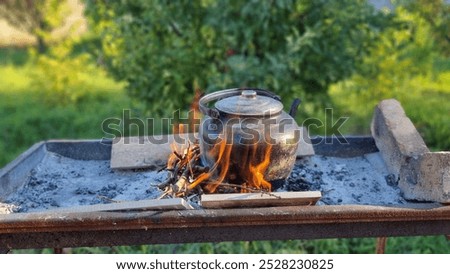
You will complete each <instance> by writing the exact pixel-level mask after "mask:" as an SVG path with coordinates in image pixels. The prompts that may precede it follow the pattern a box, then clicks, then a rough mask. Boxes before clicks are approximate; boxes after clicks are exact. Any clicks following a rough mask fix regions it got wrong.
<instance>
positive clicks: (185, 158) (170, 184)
mask: <svg viewBox="0 0 450 274" xmlns="http://www.w3.org/2000/svg"><path fill="white" fill-rule="evenodd" d="M171 147H172V153H171V154H170V156H169V159H168V161H167V166H166V167H165V168H164V169H165V170H166V171H167V172H168V174H169V175H168V179H167V181H165V182H163V183H161V184H160V185H159V186H158V187H159V188H160V189H162V190H164V194H163V195H162V196H161V198H163V197H187V196H189V195H191V194H193V195H201V194H203V193H216V192H218V193H235V192H242V193H248V192H261V193H269V192H270V191H271V188H272V186H271V183H270V182H268V181H267V180H265V179H264V173H265V171H266V169H267V167H268V166H269V163H270V153H271V148H272V146H270V145H269V146H267V148H266V149H265V151H263V153H262V154H258V153H260V152H261V149H258V147H257V145H254V146H252V147H251V149H250V151H251V152H250V155H251V156H252V157H251V158H250V159H248V161H247V162H243V163H242V165H241V170H240V172H239V173H240V174H245V175H246V176H245V177H244V178H242V180H243V181H242V184H237V183H230V182H228V181H226V178H227V176H226V175H227V173H228V168H229V166H230V165H229V164H230V154H231V150H232V144H227V142H226V139H225V138H224V139H222V141H220V142H218V143H217V144H216V145H215V146H214V149H213V152H214V155H215V156H216V158H217V162H215V163H214V165H213V166H212V167H211V168H209V167H208V166H203V165H202V163H201V157H200V156H201V151H200V146H199V144H198V143H190V142H189V143H188V145H187V146H182V147H178V146H177V145H176V144H175V143H174V144H172V146H171ZM257 155H262V156H263V157H257ZM259 158H262V159H261V160H260V159H259ZM259 160H260V161H259Z"/></svg>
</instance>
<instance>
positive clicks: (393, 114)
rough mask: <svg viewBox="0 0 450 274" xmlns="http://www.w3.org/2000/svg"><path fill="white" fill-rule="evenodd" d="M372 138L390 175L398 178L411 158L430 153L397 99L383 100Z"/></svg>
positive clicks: (373, 119) (373, 122) (375, 118)
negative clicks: (402, 168)
mask: <svg viewBox="0 0 450 274" xmlns="http://www.w3.org/2000/svg"><path fill="white" fill-rule="evenodd" d="M371 131H372V136H373V138H374V139H375V143H376V145H377V147H378V149H379V150H380V152H381V155H382V156H383V159H384V161H385V162H386V166H387V167H388V170H389V172H390V173H392V174H394V175H395V176H396V177H397V178H398V176H399V174H400V169H401V167H402V166H403V165H404V164H406V162H407V161H409V159H411V158H413V159H414V158H417V157H418V156H420V155H422V154H424V153H427V152H429V149H428V148H427V146H426V144H425V142H424V141H423V139H422V137H421V136H420V134H419V132H418V131H417V130H416V128H415V127H414V125H413V123H412V122H411V120H410V119H409V118H408V117H407V116H406V114H405V111H404V110H403V108H402V106H401V105H400V103H399V102H398V101H397V100H395V99H388V100H383V101H381V102H380V103H379V104H378V105H377V106H376V107H375V111H374V114H373V118H372V124H371Z"/></svg>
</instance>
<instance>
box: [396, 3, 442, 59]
mask: <svg viewBox="0 0 450 274" xmlns="http://www.w3.org/2000/svg"><path fill="white" fill-rule="evenodd" d="M396 2H399V3H398V4H399V5H401V6H403V7H405V8H406V9H407V10H408V11H410V12H412V13H417V14H419V15H420V16H421V17H422V18H423V19H424V20H426V21H427V22H428V24H429V25H430V28H431V31H432V38H433V40H434V42H435V43H436V46H437V47H438V49H439V51H440V52H441V53H442V54H443V55H444V56H447V57H450V46H449V44H450V4H449V2H448V1H445V0H397V1H396Z"/></svg>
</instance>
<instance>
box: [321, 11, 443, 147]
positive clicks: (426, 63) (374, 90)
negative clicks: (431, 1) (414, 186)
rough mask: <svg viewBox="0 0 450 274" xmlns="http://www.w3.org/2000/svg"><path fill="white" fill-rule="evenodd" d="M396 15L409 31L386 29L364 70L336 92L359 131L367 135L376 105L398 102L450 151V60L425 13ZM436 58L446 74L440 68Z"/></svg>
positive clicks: (429, 138)
mask: <svg viewBox="0 0 450 274" xmlns="http://www.w3.org/2000/svg"><path fill="white" fill-rule="evenodd" d="M395 12H396V17H397V18H398V19H399V20H400V21H401V22H402V25H403V28H401V29H390V30H388V31H386V32H385V33H384V34H383V35H382V37H381V39H380V43H378V44H377V46H376V47H375V48H374V49H373V50H372V52H371V54H370V55H369V56H368V57H367V58H365V59H364V62H363V66H362V67H363V68H364V69H363V70H361V71H360V72H359V73H357V74H355V75H354V76H353V77H352V78H351V79H350V80H347V81H343V82H341V83H339V84H336V85H333V86H332V87H331V89H330V93H331V95H332V97H333V99H334V101H335V103H336V104H337V105H338V106H340V108H341V109H342V110H344V111H345V112H346V114H347V115H348V116H351V120H353V121H354V124H353V125H354V128H353V130H354V131H356V132H363V131H367V129H368V125H369V123H370V117H371V115H372V110H373V107H374V106H375V104H376V103H378V102H379V101H380V100H382V99H386V98H396V99H397V100H399V101H400V102H401V103H402V105H403V107H404V108H405V110H406V113H407V115H408V116H409V117H410V118H411V119H412V120H413V122H415V124H416V127H417V128H418V129H419V132H421V133H423V134H424V137H425V141H426V142H427V144H428V145H429V146H431V147H434V148H436V149H441V150H450V139H449V138H448V136H450V128H449V127H448V125H449V124H450V105H449V104H446V103H445V102H448V101H450V69H449V65H447V66H444V65H442V64H443V63H444V62H446V63H447V64H450V60H448V59H447V60H446V59H445V58H443V57H442V52H439V51H438V50H436V49H437V48H439V47H437V45H436V44H435V43H434V41H435V40H434V39H433V35H434V33H433V31H432V27H431V26H430V24H429V23H428V21H427V20H425V19H424V18H423V17H422V16H421V15H420V14H419V13H412V12H409V11H407V10H405V9H403V8H401V7H399V8H397V9H396V11H395ZM435 60H439V62H440V63H441V67H442V70H440V69H437V66H435V65H434V63H435ZM355 125H359V126H357V127H355ZM362 125H365V128H361V126H362Z"/></svg>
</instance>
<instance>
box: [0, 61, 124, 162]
mask: <svg viewBox="0 0 450 274" xmlns="http://www.w3.org/2000/svg"><path fill="white" fill-rule="evenodd" d="M34 69H35V67H34V65H32V64H31V65H27V66H25V67H21V68H17V67H13V66H4V67H0V83H1V84H0V116H1V117H4V119H0V128H2V131H1V133H0V150H1V151H2V153H1V154H0V167H2V166H3V165H5V164H6V163H8V162H10V161H11V160H13V159H14V158H15V157H17V155H18V154H19V153H20V152H22V151H24V150H25V149H27V148H29V147H30V146H31V145H32V144H33V143H35V142H38V141H42V140H46V139H55V138H101V137H103V132H102V130H101V122H102V121H103V119H106V118H109V117H120V115H121V111H122V109H123V108H124V107H125V106H127V105H129V99H128V98H127V97H126V96H124V94H123V93H122V90H123V87H122V85H120V84H118V83H116V82H114V81H112V80H111V79H108V78H106V77H105V75H104V74H102V73H101V72H97V73H95V74H90V75H89V74H84V75H83V77H84V78H85V79H86V81H87V82H89V86H90V87H91V89H90V91H89V94H85V96H84V97H83V100H80V101H78V102H77V103H74V102H71V103H70V104H65V105H62V104H50V105H49V102H50V101H51V100H52V98H51V97H54V96H55V95H54V94H53V93H52V91H51V90H47V91H45V92H43V91H40V90H37V89H36V88H37V87H36V86H35V85H34V84H33V76H31V75H32V74H33V71H34ZM47 87H50V85H48V86H47ZM48 97H50V98H48Z"/></svg>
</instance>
